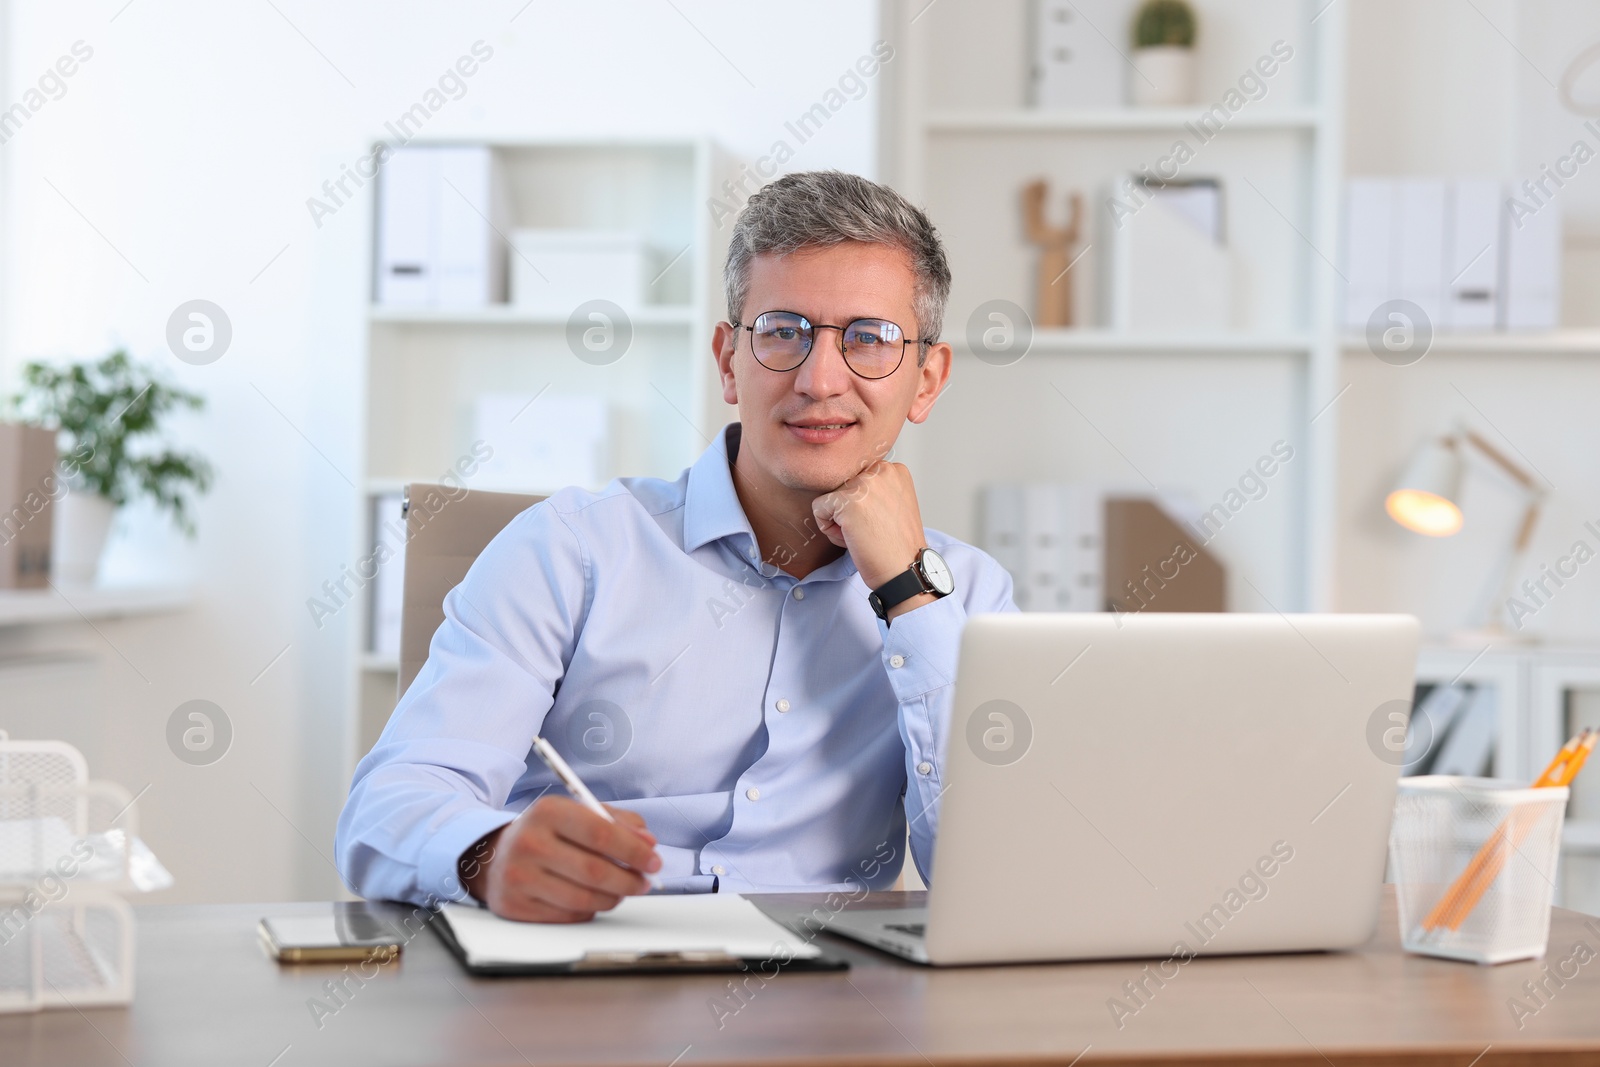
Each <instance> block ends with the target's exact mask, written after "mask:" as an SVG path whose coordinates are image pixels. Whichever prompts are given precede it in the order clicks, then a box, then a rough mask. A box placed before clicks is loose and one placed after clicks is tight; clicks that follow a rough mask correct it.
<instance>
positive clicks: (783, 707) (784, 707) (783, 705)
mask: <svg viewBox="0 0 1600 1067" xmlns="http://www.w3.org/2000/svg"><path fill="white" fill-rule="evenodd" d="M773 707H775V708H777V709H778V710H779V711H788V710H789V698H788V697H779V698H778V702H777V703H776V704H774V705H773Z"/></svg>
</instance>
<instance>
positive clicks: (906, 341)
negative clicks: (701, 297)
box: [728, 308, 934, 382]
mask: <svg viewBox="0 0 1600 1067" xmlns="http://www.w3.org/2000/svg"><path fill="white" fill-rule="evenodd" d="M766 315H793V316H794V317H795V318H797V319H799V320H800V321H801V322H804V323H806V324H807V325H808V326H810V327H811V347H810V348H808V349H807V350H806V354H805V355H804V356H801V357H800V362H799V363H796V364H795V365H794V366H792V367H786V368H784V369H783V370H778V369H776V368H774V367H768V366H767V365H766V364H765V363H761V357H760V356H758V355H756V340H755V333H756V328H755V325H754V324H751V325H749V326H746V325H745V324H744V323H742V322H740V321H739V320H738V319H733V320H731V321H730V322H729V323H728V325H729V326H732V327H733V328H734V329H736V330H744V331H746V332H747V333H749V334H750V355H751V357H752V358H753V359H754V360H755V361H756V362H757V363H761V365H762V366H763V367H766V369H767V370H770V371H772V373H774V374H788V373H789V372H790V371H793V370H799V369H800V368H801V367H803V366H805V362H806V360H808V359H810V358H811V353H812V352H815V351H816V349H817V345H816V340H817V331H819V330H837V331H838V332H839V355H840V357H841V358H843V359H844V365H845V366H846V367H849V368H850V373H851V374H854V375H855V376H856V377H858V378H862V379H865V380H866V381H869V382H881V381H882V380H883V379H885V378H887V377H889V376H890V375H891V374H893V373H894V372H895V371H897V370H899V369H900V365H901V364H902V363H904V362H905V361H906V346H907V345H916V346H918V351H920V350H921V346H922V345H931V344H933V343H934V342H932V341H929V340H926V339H924V338H920V337H901V338H900V358H899V359H897V360H895V364H894V366H893V367H891V368H889V369H888V370H887V371H885V372H884V373H882V374H879V375H877V376H872V375H867V374H862V373H861V372H860V371H858V370H856V368H855V367H854V366H853V365H852V364H851V363H850V357H849V356H847V355H845V351H844V332H845V331H846V330H848V329H849V328H850V327H852V326H854V325H855V324H856V323H858V322H887V323H888V324H889V325H890V326H893V327H894V328H895V329H897V330H899V331H900V332H901V333H902V334H904V333H905V328H904V327H903V326H901V325H900V324H899V323H898V322H895V321H894V320H892V319H879V318H873V317H872V316H870V315H864V316H862V317H861V318H859V319H851V320H850V321H849V322H847V323H845V324H844V325H843V326H830V325H828V324H827V323H825V322H812V321H811V320H810V319H809V318H807V317H806V316H804V315H802V314H800V312H798V311H786V310H784V309H783V308H772V309H771V310H769V311H763V312H762V313H761V314H760V315H757V316H756V321H757V322H759V321H760V320H761V319H762V317H763V316H766Z"/></svg>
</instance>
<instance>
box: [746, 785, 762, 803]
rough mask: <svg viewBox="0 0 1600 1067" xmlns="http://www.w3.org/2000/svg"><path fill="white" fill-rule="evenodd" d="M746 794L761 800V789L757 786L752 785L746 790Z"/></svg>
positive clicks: (752, 798)
mask: <svg viewBox="0 0 1600 1067" xmlns="http://www.w3.org/2000/svg"><path fill="white" fill-rule="evenodd" d="M744 795H745V796H747V797H749V798H750V799H751V800H760V799H761V790H759V789H757V788H756V787H755V786H751V787H750V788H749V789H746V790H745V791H744Z"/></svg>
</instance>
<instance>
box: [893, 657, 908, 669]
mask: <svg viewBox="0 0 1600 1067" xmlns="http://www.w3.org/2000/svg"><path fill="white" fill-rule="evenodd" d="M905 665H906V658H905V657H904V656H898V655H896V656H890V657H889V666H891V667H904V666H905Z"/></svg>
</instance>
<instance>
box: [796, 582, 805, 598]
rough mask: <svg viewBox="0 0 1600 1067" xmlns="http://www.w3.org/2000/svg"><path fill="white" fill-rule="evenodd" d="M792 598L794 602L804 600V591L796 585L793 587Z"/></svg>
mask: <svg viewBox="0 0 1600 1067" xmlns="http://www.w3.org/2000/svg"><path fill="white" fill-rule="evenodd" d="M794 598H795V599H796V600H804V599H805V598H806V591H805V590H804V589H801V588H800V587H799V586H798V585H797V586H795V587H794Z"/></svg>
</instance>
